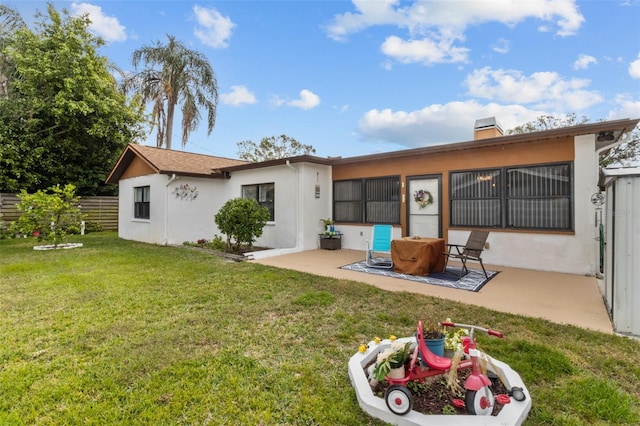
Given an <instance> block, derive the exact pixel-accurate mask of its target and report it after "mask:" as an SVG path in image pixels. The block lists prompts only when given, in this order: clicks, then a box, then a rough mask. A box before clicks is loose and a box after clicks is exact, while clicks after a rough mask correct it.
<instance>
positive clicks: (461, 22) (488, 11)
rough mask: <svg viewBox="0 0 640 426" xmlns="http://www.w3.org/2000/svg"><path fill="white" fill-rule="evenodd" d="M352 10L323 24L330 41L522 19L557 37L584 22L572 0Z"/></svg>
mask: <svg viewBox="0 0 640 426" xmlns="http://www.w3.org/2000/svg"><path fill="white" fill-rule="evenodd" d="M352 2H353V5H354V7H355V9H356V10H355V12H347V13H344V14H340V15H335V16H334V18H333V20H332V22H331V23H330V24H329V25H328V26H327V28H326V30H327V34H328V36H329V37H330V38H332V39H334V40H344V39H345V38H346V37H347V36H348V35H349V34H352V33H355V32H358V31H362V30H365V29H366V28H369V27H372V26H376V25H395V26H397V27H400V28H406V29H408V30H409V31H410V32H411V34H426V33H429V32H432V31H433V30H434V29H438V30H439V31H440V32H441V33H443V34H444V33H445V32H446V30H447V29H453V30H454V31H463V30H464V29H465V28H467V27H468V26H471V25H477V24H481V23H486V22H499V23H503V24H505V25H509V26H515V25H516V24H517V23H518V22H521V21H524V20H526V19H537V20H540V21H543V22H544V23H545V25H546V26H548V27H552V26H554V27H555V28H556V33H557V34H558V35H560V36H567V35H572V34H575V33H576V31H577V30H578V29H579V28H580V26H581V25H582V23H583V22H584V17H583V16H582V15H581V14H580V12H579V11H578V7H577V5H576V1H575V0H553V1H550V0H528V1H520V0H501V1H490V2H489V1H468V2H465V3H464V6H463V7H461V4H460V3H459V2H455V1H441V0H425V1H414V2H413V3H412V4H409V5H405V4H406V3H402V4H401V3H400V1H399V0H382V1H367V0H353V1H352Z"/></svg>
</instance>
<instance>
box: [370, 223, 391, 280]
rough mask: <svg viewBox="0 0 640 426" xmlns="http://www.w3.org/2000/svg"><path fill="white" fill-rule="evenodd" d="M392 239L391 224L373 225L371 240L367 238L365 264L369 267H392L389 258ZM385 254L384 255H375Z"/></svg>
mask: <svg viewBox="0 0 640 426" xmlns="http://www.w3.org/2000/svg"><path fill="white" fill-rule="evenodd" d="M392 239H393V226H391V225H373V228H372V229H371V240H367V258H366V263H367V266H369V267H371V268H383V269H391V268H393V261H392V260H391V240H392ZM377 254H385V255H387V256H386V257H380V256H377Z"/></svg>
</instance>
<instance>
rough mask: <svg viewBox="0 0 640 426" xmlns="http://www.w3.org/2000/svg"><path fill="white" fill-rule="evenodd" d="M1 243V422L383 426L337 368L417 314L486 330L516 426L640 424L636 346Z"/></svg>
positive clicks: (316, 284)
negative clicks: (514, 397) (501, 366)
mask: <svg viewBox="0 0 640 426" xmlns="http://www.w3.org/2000/svg"><path fill="white" fill-rule="evenodd" d="M71 241H73V242H82V243H83V244H84V247H82V248H77V249H72V250H57V251H34V250H33V249H32V247H33V246H34V245H35V241H34V240H31V239H20V240H1V241H0V297H1V299H0V303H1V305H0V424H2V425H22V424H29V425H31V424H42V425H45V424H46V425H75V424H82V425H105V424H109V425H176V424H188V425H201V424H212V425H367V424H369V425H379V424H382V423H381V422H379V421H378V420H375V419H372V418H370V417H369V416H367V415H366V414H365V413H364V412H363V411H362V410H361V409H360V407H359V406H358V403H357V400H356V397H355V393H354V391H353V389H352V387H351V384H350V382H349V377H348V373H347V362H348V360H349V358H350V357H351V355H353V354H354V353H355V352H356V351H357V348H358V345H359V344H360V343H363V342H368V341H369V340H371V339H372V338H373V337H374V336H380V337H388V336H389V335H390V334H395V335H397V336H409V335H411V334H412V333H413V332H414V330H415V326H416V323H417V321H418V319H422V320H429V319H434V320H443V319H445V318H447V317H450V318H452V319H453V320H454V321H458V322H464V323H477V324H480V325H485V326H491V327H492V328H494V329H497V330H500V331H503V332H504V333H505V339H504V340H498V339H490V338H488V337H486V336H479V345H480V347H481V348H482V349H484V350H485V351H486V352H487V353H489V354H490V355H492V356H494V357H496V358H498V359H500V360H502V361H505V362H507V363H508V364H510V365H511V366H512V367H513V368H514V369H515V370H516V371H518V372H519V373H520V375H521V376H522V378H523V379H524V381H525V383H526V384H527V386H528V387H529V390H530V391H531V394H532V399H533V408H532V411H531V413H530V415H529V419H528V421H527V423H526V424H527V425H554V424H555V425H582V424H629V425H631V424H640V408H638V407H639V406H640V363H639V362H638V356H639V354H640V343H639V342H638V341H635V340H630V339H626V338H623V337H618V336H614V335H607V334H602V333H598V332H591V331H586V330H582V329H579V328H576V327H572V326H562V325H557V324H553V323H549V322H546V321H542V320H539V319H531V318H525V317H520V316H515V315H510V314H504V313H499V312H496V311H491V310H487V309H482V308H477V307H472V306H467V305H463V304H459V303H455V302H450V301H445V300H441V299H435V298H430V297H426V296H419V295H415V294H409V293H388V292H385V291H383V290H380V289H377V288H374V287H371V286H368V285H365V284H360V283H356V282H352V281H342V280H336V279H330V278H325V277H319V276H315V275H309V274H304V273H300V272H293V271H288V270H280V269H277V268H273V267H268V266H263V265H258V264H252V263H250V262H243V263H234V262H229V261H226V260H224V259H222V258H218V257H215V256H211V255H209V254H206V253H202V252H199V251H196V250H188V249H185V248H180V247H161V246H154V245H147V244H141V243H135V242H129V241H123V240H119V239H118V238H117V236H116V235H115V234H114V233H96V234H89V235H86V236H82V237H80V236H78V237H74V238H72V239H71Z"/></svg>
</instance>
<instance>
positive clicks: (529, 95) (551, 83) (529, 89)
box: [464, 67, 602, 111]
mask: <svg viewBox="0 0 640 426" xmlns="http://www.w3.org/2000/svg"><path fill="white" fill-rule="evenodd" d="M590 83H591V82H590V81H589V80H587V79H577V78H572V79H565V78H563V77H562V76H561V75H559V74H558V73H556V72H535V73H533V74H531V75H529V76H525V75H523V74H522V73H521V72H520V71H517V70H503V69H496V70H494V69H492V68H489V67H485V68H481V69H478V70H474V71H473V72H471V73H470V74H469V75H468V76H467V78H466V80H465V82H464V84H465V85H466V86H467V90H468V94H469V95H471V96H474V97H480V98H484V99H489V100H491V101H501V102H506V103H510V102H516V103H519V104H531V105H532V106H533V107H534V108H543V109H555V110H561V111H562V110H567V111H580V110H584V109H586V108H589V107H590V106H593V105H595V104H597V103H600V102H602V96H601V95H600V94H599V93H597V92H595V91H589V90H586V87H587V86H588V85H589V84H590Z"/></svg>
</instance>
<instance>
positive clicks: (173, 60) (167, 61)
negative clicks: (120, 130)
mask: <svg viewBox="0 0 640 426" xmlns="http://www.w3.org/2000/svg"><path fill="white" fill-rule="evenodd" d="M167 37H168V38H169V43H168V44H166V45H163V44H161V43H160V42H159V41H158V42H156V43H155V44H154V45H153V46H143V47H142V48H140V49H137V50H136V51H134V52H133V59H132V63H133V66H134V68H136V69H137V68H138V66H139V65H141V64H142V65H144V69H143V70H142V71H139V72H136V73H135V74H133V75H131V76H129V77H127V78H126V79H125V81H124V89H125V91H127V92H129V91H134V92H136V93H138V94H139V95H141V97H142V99H143V101H144V102H151V103H153V109H152V113H151V116H152V121H153V123H154V125H157V127H158V130H157V131H158V134H157V146H158V148H161V147H162V146H164V147H165V148H167V149H171V139H172V135H173V119H174V114H175V108H176V105H177V104H178V102H181V103H182V110H181V112H182V146H183V147H184V146H185V145H186V143H187V140H188V139H189V134H190V133H191V131H193V130H195V129H196V128H197V127H198V124H200V112H199V110H198V107H204V108H205V109H206V110H207V130H208V134H209V135H210V134H211V131H212V130H213V127H214V126H215V123H216V110H217V105H218V82H217V81H216V76H215V74H214V72H213V68H212V67H211V64H209V61H208V60H207V58H206V57H205V56H204V55H203V54H201V53H199V52H197V51H195V50H191V49H188V48H187V47H186V46H185V45H184V44H182V43H181V42H179V41H177V40H176V39H175V37H173V36H167ZM153 66H160V69H159V70H157V69H154V68H153ZM152 130H153V129H152Z"/></svg>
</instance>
